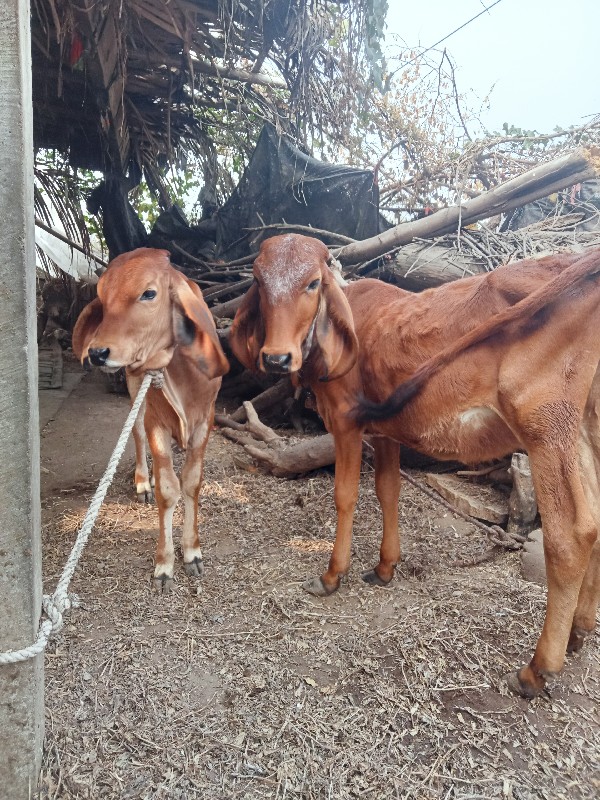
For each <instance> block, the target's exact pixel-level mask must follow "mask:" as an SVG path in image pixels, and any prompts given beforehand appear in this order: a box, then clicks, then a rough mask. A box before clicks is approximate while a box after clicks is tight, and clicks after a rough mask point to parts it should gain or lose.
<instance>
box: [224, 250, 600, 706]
mask: <svg viewBox="0 0 600 800" xmlns="http://www.w3.org/2000/svg"><path fill="white" fill-rule="evenodd" d="M328 258H329V254H328V251H327V248H326V247H325V246H324V245H322V244H321V243H320V242H318V241H317V240H315V239H308V238H306V237H302V236H296V235H288V236H279V237H275V238H272V239H269V240H267V241H266V242H264V244H263V245H262V247H261V250H260V253H259V255H258V257H257V259H256V261H255V264H254V275H255V278H256V283H255V285H254V286H253V287H252V288H251V289H250V291H249V292H248V294H247V296H246V298H245V300H244V303H243V305H242V306H241V308H240V309H239V311H238V314H237V316H236V319H235V321H234V325H233V328H232V337H231V344H232V348H233V351H234V353H235V354H236V356H237V357H238V358H239V359H240V360H241V361H242V362H243V363H244V364H245V365H246V366H248V367H249V368H252V369H261V370H263V371H270V372H290V373H294V374H296V375H297V376H298V377H299V380H300V381H301V382H302V383H303V384H305V385H308V386H310V388H311V389H312V391H313V392H314V394H315V396H316V400H317V405H318V409H319V413H320V414H321V416H322V417H323V420H324V422H325V425H326V427H327V429H328V430H329V431H330V432H331V433H332V434H333V435H334V437H335V443H336V476H335V502H336V508H337V513H338V521H337V530H336V538H335V544H334V548H333V552H332V555H331V560H330V562H329V568H328V569H327V571H326V572H325V573H324V574H323V575H322V576H321V577H319V578H315V579H313V580H312V581H309V582H308V583H307V584H305V587H306V588H307V589H308V590H309V591H311V592H312V593H314V594H318V595H324V594H329V593H330V592H333V591H335V590H336V589H337V588H338V586H339V583H340V578H341V576H342V575H344V574H345V573H346V572H347V570H348V568H349V564H350V545H351V535H352V518H353V513H354V507H355V504H356V499H357V494H358V482H359V477H360V460H361V440H362V436H363V433H371V434H375V435H376V436H377V437H378V438H376V439H375V485H376V492H377V497H378V499H379V501H380V504H381V508H382V512H383V538H382V543H381V550H380V560H379V563H378V564H377V566H376V567H375V568H374V569H373V570H371V571H370V572H368V573H367V574H366V575H365V576H364V579H365V580H366V581H367V582H369V583H377V584H386V583H388V582H389V581H390V580H391V578H392V576H393V573H394V567H395V565H396V563H397V562H398V560H399V558H400V542H399V535H398V496H399V491H400V476H399V447H400V445H399V443H400V442H402V443H404V444H407V445H409V446H410V447H413V448H415V449H417V450H420V451H422V452H424V453H427V454H429V455H432V456H434V457H436V458H439V459H456V460H460V461H463V462H465V463H477V462H481V461H488V460H491V459H496V458H499V457H501V456H503V455H506V454H508V453H510V452H512V451H514V450H518V449H526V450H527V451H528V453H529V456H530V459H531V465H532V471H533V476H534V483H535V488H536V492H537V497H538V503H539V508H540V512H541V515H542V519H543V526H544V549H545V556H546V565H547V575H548V600H547V613H546V621H545V624H544V628H543V631H542V635H541V637H540V639H539V642H538V645H537V648H536V651H535V655H534V656H533V659H532V661H531V663H530V664H529V665H528V666H526V667H524V668H523V669H521V670H520V671H519V672H518V673H517V675H516V676H513V678H512V686H513V688H515V689H517V690H518V691H520V692H521V693H522V694H524V695H525V696H529V697H532V696H534V695H537V694H539V693H540V692H541V691H542V690H543V689H544V686H545V683H546V678H547V677H548V676H549V675H553V674H556V673H558V672H559V671H560V669H561V667H562V665H563V661H564V656H565V651H566V650H567V648H568V649H569V650H570V651H572V650H577V649H579V648H580V647H581V645H582V643H583V639H584V637H585V636H586V635H587V634H588V633H590V632H591V631H592V630H593V629H594V626H595V617H596V609H597V606H598V601H599V595H600V544H598V540H597V528H598V525H599V524H600V424H599V415H600V377H598V363H599V359H600V337H599V336H598V330H599V329H600V249H599V248H594V249H591V250H589V251H587V253H586V255H584V256H582V255H574V254H562V255H558V256H552V257H547V258H543V259H540V260H527V261H522V262H520V263H517V264H511V265H510V266H507V267H500V268H499V269H497V270H495V271H494V272H492V273H489V274H487V275H484V276H477V277H472V278H466V279H463V280H461V281H457V282H454V283H450V284H446V285H444V286H441V287H439V288H436V289H430V290H428V291H425V292H422V293H421V294H418V295H414V294H411V293H409V292H404V291H402V290H401V289H398V288H395V287H392V286H388V285H386V284H384V283H381V282H380V281H375V280H369V279H365V280H359V281H356V282H355V283H352V284H350V285H349V286H348V287H347V288H346V289H344V290H342V289H341V288H340V287H339V285H338V284H337V283H336V280H335V277H334V274H333V273H332V271H331V269H330V268H329V266H328ZM358 343H359V344H360V352H358ZM415 374H416V377H415V378H414V379H413V380H411V381H409V380H408V379H409V378H411V376H415ZM407 381H408V382H407ZM403 382H404V383H403ZM406 382H407V383H406ZM398 384H402V385H401V386H400V387H399V389H398V391H397V392H396V393H395V394H394V395H393V396H392V398H391V399H389V401H388V402H387V403H386V404H385V405H384V406H383V407H381V408H380V407H379V406H378V405H377V404H379V403H381V402H382V401H384V400H385V399H386V398H388V396H389V395H390V393H391V392H392V391H393V390H394V389H395V388H396V387H398ZM363 396H366V398H367V400H365V401H363V402H362V403H361V405H360V406H359V413H358V414H357V413H356V408H357V405H358V404H359V402H360V401H361V398H362V397H363Z"/></svg>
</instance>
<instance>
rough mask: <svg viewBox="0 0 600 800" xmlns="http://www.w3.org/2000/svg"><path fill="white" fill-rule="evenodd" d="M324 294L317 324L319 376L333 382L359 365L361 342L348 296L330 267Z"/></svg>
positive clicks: (326, 275) (323, 287)
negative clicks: (355, 328) (359, 342)
mask: <svg viewBox="0 0 600 800" xmlns="http://www.w3.org/2000/svg"><path fill="white" fill-rule="evenodd" d="M321 292H322V295H321V307H320V309H319V311H318V313H317V321H316V324H315V337H316V340H317V343H318V345H319V348H320V360H321V363H320V364H319V365H318V366H317V374H318V375H319V380H320V381H332V380H335V379H336V378H341V377H342V376H343V375H345V374H346V373H347V372H349V371H350V370H351V369H352V367H353V366H354V365H355V364H356V359H357V358H358V339H357V338H356V333H355V332H354V320H353V319H352V311H351V310H350V305H349V303H348V301H347V300H346V295H345V294H344V292H343V291H342V289H341V287H340V286H339V285H338V283H337V281H336V279H335V277H334V275H333V273H332V272H331V270H330V269H329V268H326V269H324V270H323V279H322V284H321Z"/></svg>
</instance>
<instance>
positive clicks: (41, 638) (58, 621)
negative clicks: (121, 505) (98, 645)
mask: <svg viewBox="0 0 600 800" xmlns="http://www.w3.org/2000/svg"><path fill="white" fill-rule="evenodd" d="M162 378H163V376H162V372H158V373H156V372H147V373H146V375H145V376H144V379H143V381H142V383H141V385H140V388H139V391H138V393H137V395H136V397H135V400H134V401H133V404H132V406H131V411H130V412H129V416H128V417H127V420H126V421H125V425H124V426H123V430H122V431H121V435H120V436H119V439H118V441H117V444H116V445H115V449H114V450H113V453H112V455H111V457H110V459H109V462H108V466H107V467H106V471H105V473H104V475H103V476H102V478H101V479H100V483H99V484H98V488H97V489H96V493H95V494H94V497H93V498H92V502H91V503H90V507H89V508H88V511H87V514H86V515H85V519H84V520H83V524H82V526H81V528H80V529H79V533H78V534H77V539H76V540H75V544H74V545H73V549H72V550H71V555H70V556H69V558H68V560H67V563H66V564H65V566H64V569H63V571H62V575H61V576H60V580H59V581H58V584H57V586H56V589H55V591H54V594H53V595H52V596H50V595H47V594H45V595H44V596H43V597H42V607H43V609H44V612H45V614H46V616H47V619H45V620H43V621H42V623H41V625H40V629H39V631H38V635H37V639H36V640H35V642H34V643H33V644H32V645H29V647H24V648H23V649H22V650H8V651H7V652H5V653H0V665H2V664H15V663H17V662H18V661H26V660H27V659H28V658H33V657H34V656H37V655H38V654H39V653H41V652H42V650H44V648H45V647H46V645H47V644H48V641H49V639H50V637H51V636H53V635H55V634H57V633H58V631H60V629H61V628H62V625H63V612H64V611H66V610H67V609H69V608H70V607H71V600H70V599H69V595H68V593H67V592H68V589H69V583H70V582H71V578H72V577H73V573H74V572H75V567H76V566H77V562H78V561H79V558H80V557H81V554H82V552H83V548H84V547H85V546H86V544H87V540H88V538H89V536H90V533H91V532H92V529H93V527H94V523H95V522H96V518H97V516H98V514H99V512H100V506H101V505H102V503H103V502H104V498H105V497H106V493H107V492H108V488H109V486H110V484H111V483H112V480H113V478H114V476H115V472H116V471H117V467H118V465H119V461H120V460H121V456H122V455H123V453H124V451H125V446H126V445H127V439H128V438H129V434H130V433H131V429H132V428H133V426H134V424H135V421H136V419H137V415H138V414H139V411H140V408H141V406H142V403H143V402H144V400H145V398H146V392H147V391H148V389H149V387H150V383H152V384H153V385H154V386H157V388H160V387H161V386H162Z"/></svg>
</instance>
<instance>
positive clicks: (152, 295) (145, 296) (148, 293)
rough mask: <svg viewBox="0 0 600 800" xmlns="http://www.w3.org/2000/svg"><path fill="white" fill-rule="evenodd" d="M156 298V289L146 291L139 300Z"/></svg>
mask: <svg viewBox="0 0 600 800" xmlns="http://www.w3.org/2000/svg"><path fill="white" fill-rule="evenodd" d="M155 297H156V289H146V291H145V292H144V294H142V295H140V300H154V298H155Z"/></svg>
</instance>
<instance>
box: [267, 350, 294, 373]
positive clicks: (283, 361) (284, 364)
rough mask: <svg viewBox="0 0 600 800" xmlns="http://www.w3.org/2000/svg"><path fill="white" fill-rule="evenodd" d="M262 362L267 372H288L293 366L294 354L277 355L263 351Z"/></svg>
mask: <svg viewBox="0 0 600 800" xmlns="http://www.w3.org/2000/svg"><path fill="white" fill-rule="evenodd" d="M262 362H263V367H264V370H265V372H271V373H287V372H289V371H290V368H291V366H292V354H291V353H281V354H280V353H278V354H276V355H270V354H267V353H263V354H262Z"/></svg>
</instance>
